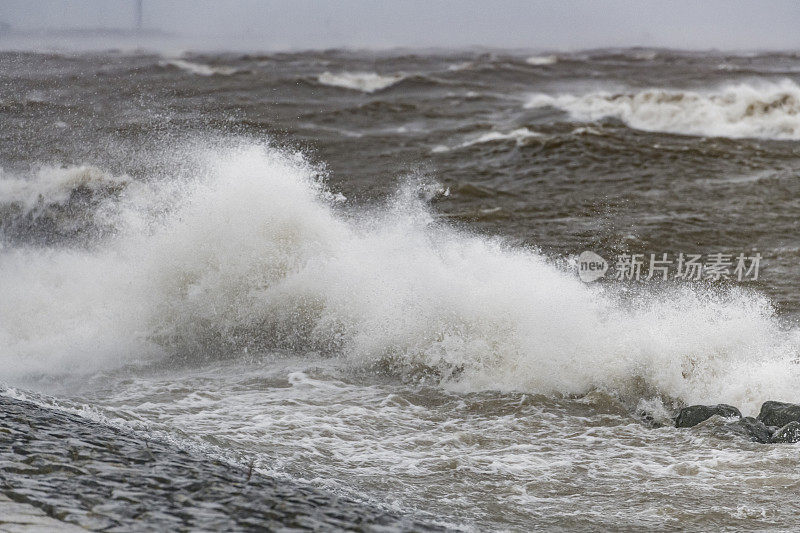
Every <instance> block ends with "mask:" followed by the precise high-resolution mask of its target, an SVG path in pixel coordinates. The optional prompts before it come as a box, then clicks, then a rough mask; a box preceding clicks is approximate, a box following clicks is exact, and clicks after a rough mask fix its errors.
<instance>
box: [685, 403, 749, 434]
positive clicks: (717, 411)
mask: <svg viewBox="0 0 800 533" xmlns="http://www.w3.org/2000/svg"><path fill="white" fill-rule="evenodd" d="M714 415H719V416H722V417H724V418H730V417H734V416H735V417H738V418H742V413H740V412H739V410H738V409H737V408H735V407H734V406H732V405H727V404H724V403H721V404H718V405H690V406H689V407H684V408H683V409H681V412H680V413H678V417H677V418H676V419H675V427H676V428H690V427H693V426H696V425H697V424H699V423H700V422H704V421H706V420H708V419H709V418H711V417H712V416H714Z"/></svg>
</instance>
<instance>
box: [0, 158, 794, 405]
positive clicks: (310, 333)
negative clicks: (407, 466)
mask: <svg viewBox="0 0 800 533" xmlns="http://www.w3.org/2000/svg"><path fill="white" fill-rule="evenodd" d="M197 157H198V159H199V160H201V163H202V164H201V165H200V166H199V167H198V168H201V170H200V171H198V173H197V175H196V177H195V178H193V179H192V180H189V181H184V182H182V183H181V185H180V187H178V189H179V190H181V191H183V195H182V196H181V199H180V200H179V201H173V203H172V205H171V206H170V208H169V212H168V213H167V214H165V215H163V216H162V217H160V218H158V219H154V220H155V221H154V220H152V219H147V220H146V221H144V222H142V221H141V220H140V219H141V217H142V215H141V212H142V211H144V212H147V211H149V210H151V209H152V205H151V204H152V202H153V201H154V199H153V198H155V197H159V196H158V195H153V194H152V191H151V192H146V190H145V191H141V192H140V191H138V190H136V189H132V190H131V192H130V194H127V195H125V197H124V198H122V199H121V200H120V202H121V205H120V210H121V211H122V212H123V214H124V216H120V217H119V220H120V222H119V226H120V227H119V228H118V230H119V232H118V234H117V237H116V238H114V239H112V240H111V241H110V242H107V243H105V244H103V245H102V246H99V247H95V248H92V249H91V250H87V249H83V248H82V249H64V248H51V249H34V248H27V247H19V248H11V249H7V250H4V251H3V253H2V254H0V274H1V275H0V377H2V378H6V379H10V378H13V377H14V376H23V375H26V374H30V373H37V372H41V373H56V374H57V373H60V372H61V373H63V372H78V373H80V372H91V371H93V370H95V369H98V368H106V367H109V366H111V367H113V366H116V365H119V364H124V363H130V362H132V361H136V360H141V359H147V358H153V357H163V356H165V355H170V354H181V355H183V356H184V357H187V358H194V357H200V358H203V357H206V356H209V355H213V354H223V355H227V356H231V354H234V353H239V352H241V351H242V350H244V349H248V350H250V351H251V352H252V351H254V350H259V349H270V348H275V347H280V348H284V349H289V350H293V351H296V352H298V353H301V354H302V353H306V352H309V351H313V352H318V353H328V354H338V355H340V356H342V357H344V358H346V359H347V360H349V361H351V362H352V363H353V364H358V365H372V364H376V363H382V364H388V365H390V366H394V367H398V368H401V369H409V370H411V369H418V368H425V367H433V368H438V369H439V370H440V372H441V373H442V375H444V376H445V382H446V384H447V386H449V387H454V388H458V389H466V390H482V389H501V390H508V389H514V390H524V391H531V392H539V393H545V394H549V393H581V392H585V391H587V390H590V389H592V388H594V387H601V388H608V389H615V390H620V391H623V392H629V393H634V394H635V393H637V391H641V388H642V387H643V386H644V387H646V388H648V390H650V391H653V390H654V391H657V392H659V393H662V394H665V395H668V396H672V397H678V398H682V399H684V400H686V401H688V402H718V401H725V402H728V403H732V404H735V405H738V406H741V407H743V408H745V410H748V409H750V410H752V409H753V407H754V406H756V405H757V404H758V403H759V402H761V401H763V400H766V399H783V400H800V393H798V392H797V387H796V383H797V380H798V378H800V366H799V365H797V364H795V361H796V359H797V355H798V351H799V350H800V338H798V334H797V332H795V331H785V330H782V329H781V327H780V326H779V324H778V322H777V321H776V319H775V318H774V316H773V312H772V308H771V306H770V303H769V302H768V301H767V300H766V299H765V298H762V297H759V296H757V295H754V294H750V293H745V292H741V291H736V290H731V291H726V292H715V291H701V290H692V289H689V288H684V289H672V290H670V291H667V292H666V293H661V294H648V293H646V292H645V293H642V294H640V295H638V296H631V297H624V298H623V297H622V296H621V295H620V294H618V293H617V292H616V291H615V289H614V287H613V286H611V287H609V288H607V289H603V288H600V287H590V286H586V285H584V284H582V283H581V282H580V281H578V280H577V277H576V276H575V275H574V273H573V272H566V271H563V270H562V269H560V268H559V267H557V266H554V265H553V264H552V263H550V262H549V261H548V260H546V259H545V258H544V257H542V256H540V255H538V254H537V253H535V252H534V251H531V250H527V249H521V248H514V247H511V246H508V245H506V244H504V243H503V242H502V241H500V240H496V239H489V238H486V237H482V236H475V235H470V234H464V233H461V232H459V231H456V230H454V229H452V228H450V227H448V226H447V225H446V224H444V223H442V222H439V221H437V220H436V218H435V217H434V216H433V215H432V214H431V213H430V212H429V211H428V209H427V207H426V206H425V205H424V203H422V202H421V201H420V200H419V194H418V189H417V187H416V186H413V184H410V185H409V186H407V187H405V188H403V189H402V190H401V191H399V192H398V193H397V195H396V197H395V198H394V199H393V201H391V202H390V203H389V204H388V205H387V206H385V208H384V209H379V210H370V211H364V212H362V214H361V215H360V216H358V217H355V218H353V216H352V215H348V216H345V215H344V214H342V213H340V212H339V209H338V208H337V201H336V198H335V197H333V196H332V195H330V194H329V193H328V192H326V190H325V188H324V186H323V185H321V184H320V183H319V181H318V180H317V179H316V177H315V176H316V174H317V172H316V170H315V169H314V168H312V167H310V166H309V165H308V164H307V163H306V162H305V161H304V160H303V158H302V157H300V156H298V155H294V154H286V153H282V152H279V151H276V150H274V149H271V148H268V147H264V146H260V145H253V144H243V145H241V146H235V147H231V148H224V149H223V148H214V149H211V148H209V149H208V150H206V151H202V153H200V154H199V155H198V156H197ZM158 183H161V185H158ZM156 184H157V185H156V186H162V187H171V188H170V189H169V194H165V195H161V197H162V198H163V197H167V198H172V197H173V196H174V195H173V188H174V187H175V185H174V184H171V183H168V182H166V181H164V180H162V181H161V182H156ZM351 211H352V209H349V210H348V212H351ZM451 371H452V372H454V374H455V375H456V376H457V377H454V378H453V379H449V378H447V376H448V375H449V374H450V372H451Z"/></svg>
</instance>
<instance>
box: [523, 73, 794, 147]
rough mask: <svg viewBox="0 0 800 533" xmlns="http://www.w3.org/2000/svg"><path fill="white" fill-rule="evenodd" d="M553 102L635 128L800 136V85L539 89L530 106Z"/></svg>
mask: <svg viewBox="0 0 800 533" xmlns="http://www.w3.org/2000/svg"><path fill="white" fill-rule="evenodd" d="M544 106H553V107H557V108H559V109H563V110H564V111H568V112H569V113H570V114H571V115H572V116H573V117H574V118H576V119H578V120H598V119H601V118H604V117H614V118H618V119H620V120H622V121H623V122H624V123H625V124H627V125H628V126H630V127H632V128H636V129H639V130H644V131H660V132H667V133H679V134H685V135H703V136H714V137H729V138H744V137H757V138H763V139H784V140H798V139H800V86H798V85H797V84H796V83H795V82H793V81H790V80H784V81H782V82H780V83H775V82H763V83H758V84H746V83H742V84H738V85H728V86H724V87H721V88H719V89H717V90H713V91H702V92H701V91H681V90H667V89H646V90H642V91H637V92H630V93H610V92H594V93H589V94H585V95H557V96H551V95H547V94H535V95H532V96H531V97H530V99H529V100H528V102H527V103H526V104H525V107H526V108H529V109H531V108H537V107H544Z"/></svg>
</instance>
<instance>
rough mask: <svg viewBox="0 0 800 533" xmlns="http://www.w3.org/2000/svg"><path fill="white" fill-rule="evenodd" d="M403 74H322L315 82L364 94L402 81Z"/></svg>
mask: <svg viewBox="0 0 800 533" xmlns="http://www.w3.org/2000/svg"><path fill="white" fill-rule="evenodd" d="M404 78H405V75H403V74H388V75H384V74H378V73H377V72H338V73H332V72H323V73H322V74H320V75H319V76H318V77H317V80H318V81H319V82H320V83H321V84H323V85H328V86H330V87H341V88H344V89H352V90H354V91H361V92H365V93H374V92H375V91H380V90H382V89H386V88H387V87H390V86H392V85H394V84H395V83H398V82H400V81H402V80H403V79H404Z"/></svg>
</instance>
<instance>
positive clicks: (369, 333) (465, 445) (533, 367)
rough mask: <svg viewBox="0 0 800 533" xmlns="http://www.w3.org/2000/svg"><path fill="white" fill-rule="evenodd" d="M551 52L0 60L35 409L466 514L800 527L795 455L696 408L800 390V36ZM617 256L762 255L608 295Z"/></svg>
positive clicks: (16, 365)
mask: <svg viewBox="0 0 800 533" xmlns="http://www.w3.org/2000/svg"><path fill="white" fill-rule="evenodd" d="M532 53H533V52H532V51H528V52H525V53H517V52H503V51H454V52H447V53H438V52H437V53H433V52H431V53H422V52H419V53H414V54H409V53H399V52H392V51H386V52H381V53H372V52H370V53H367V52H349V51H341V50H332V51H325V52H298V53H280V54H236V53H229V54H210V53H206V54H195V53H191V52H185V53H181V54H180V55H175V54H172V55H170V56H160V55H152V54H147V53H139V52H136V53H119V52H113V53H105V54H85V55H84V54H68V55H59V54H57V53H48V54H37V53H18V52H14V53H11V52H9V53H0V66H1V67H2V68H0V78H2V83H0V125H1V126H2V127H0V131H2V132H3V135H0V147H2V150H0V394H2V395H4V396H6V397H10V398H15V399H22V400H26V401H32V402H34V404H35V405H36V406H42V407H43V408H44V409H43V410H42V411H41V412H39V411H36V409H37V407H35V406H28V407H27V409H28V411H25V410H24V409H22V408H20V409H22V410H21V411H19V412H18V413H17V414H15V415H14V416H15V418H14V420H17V421H19V420H24V419H25V415H26V413H27V414H31V413H39V414H41V415H42V416H38V415H37V416H36V417H35V418H36V420H37V422H36V424H39V425H44V426H45V429H46V426H47V425H48V415H47V413H52V411H49V410H48V409H56V410H60V411H65V412H67V413H71V414H73V415H78V416H80V417H82V418H83V419H88V420H91V421H95V422H98V423H101V424H104V425H110V426H112V427H114V428H116V430H117V431H118V432H119V433H116V434H117V435H122V436H135V439H132V440H131V441H130V442H129V443H128V447H129V448H130V447H133V448H136V447H137V446H139V445H138V444H136V443H142V442H145V443H146V442H154V441H164V442H167V443H170V445H171V446H172V447H173V448H175V447H177V448H181V449H186V450H189V451H191V453H192V454H194V456H193V457H194V460H197V461H198V462H200V463H202V462H203V461H205V460H206V459H214V458H218V459H223V460H224V461H226V462H228V463H230V462H232V463H235V464H237V465H239V466H241V467H243V469H244V470H236V472H248V473H249V472H250V469H251V467H252V470H253V475H254V476H255V475H263V476H268V477H265V478H264V479H270V478H271V479H275V480H278V481H277V482H276V486H277V487H279V488H280V487H281V486H282V483H283V482H285V483H286V484H287V485H292V486H294V485H295V484H297V485H299V486H312V487H316V488H317V489H320V490H324V491H328V492H332V493H334V494H335V495H337V496H344V497H347V498H350V499H353V500H356V501H357V502H358V505H362V506H364V509H367V508H370V509H372V508H377V509H380V510H381V511H382V512H390V513H393V514H396V515H398V516H401V517H411V518H413V519H414V520H420V521H421V523H425V524H438V525H443V526H446V527H452V528H458V529H462V530H467V531H487V530H489V531H496V530H502V531H530V530H532V529H542V530H562V531H563V530H567V531H574V530H595V529H601V530H622V531H629V530H648V531H650V530H657V531H674V530H687V529H690V530H691V529H694V530H698V531H708V530H719V529H725V530H739V529H751V530H759V531H786V530H792V529H797V528H798V527H800V521H798V518H797V517H798V516H800V507H798V504H797V502H796V497H795V494H796V491H795V490H794V489H795V485H796V482H797V481H796V472H797V470H798V467H799V466H800V463H798V458H797V449H798V448H796V446H797V445H791V444H775V443H773V444H760V443H758V442H751V440H750V439H749V437H748V436H747V435H743V434H742V432H741V431H738V432H737V428H739V426H737V425H735V424H733V423H732V422H731V420H728V419H723V418H721V417H712V418H711V419H709V420H707V421H705V422H703V423H701V424H699V425H697V426H695V427H692V428H676V427H675V420H674V419H675V416H676V415H677V413H678V412H679V410H680V409H681V408H683V407H685V406H687V405H690V404H695V403H702V404H715V403H719V402H724V403H729V404H731V405H734V406H735V407H737V408H739V409H741V411H742V413H743V414H744V415H756V414H758V411H759V408H760V406H761V403H762V402H764V401H766V400H779V401H790V402H800V392H799V391H798V388H797V383H798V379H800V365H798V355H799V354H800V328H799V327H798V319H800V281H798V279H799V278H798V270H797V265H798V261H800V241H799V240H798V236H797V235H798V234H797V199H798V198H800V180H798V177H800V175H798V170H797V169H799V168H800V150H798V143H797V139H798V135H800V128H798V122H797V117H798V116H800V109H798V104H797V102H798V101H800V89H798V87H800V86H798V83H800V79H798V78H797V76H796V75H795V74H792V72H800V56H798V55H797V54H794V53H792V52H785V53H783V52H782V53H774V54H750V55H743V56H737V55H734V54H716V55H715V54H712V53H708V52H675V51H669V50H650V49H637V50H592V51H582V52H575V53H570V52H558V55H557V56H556V55H553V56H550V55H537V56H531V54H532ZM177 58H179V59H177ZM723 63H724V64H726V65H731V68H730V69H727V68H726V69H720V68H718V66H719V65H720V64H723ZM408 73H413V74H411V75H409V74H408ZM65 80H69V83H67V82H66V81H65ZM587 250H590V251H594V252H595V253H597V254H599V255H600V256H602V257H604V258H605V259H606V260H608V261H609V262H610V263H614V262H615V260H616V259H617V258H618V255H624V254H642V257H643V260H644V267H645V268H644V269H643V273H642V274H643V275H642V277H643V278H646V270H647V266H648V265H647V263H648V262H649V257H650V254H657V255H658V256H659V257H660V255H661V254H663V253H666V254H669V256H670V258H671V259H673V260H675V259H676V258H677V256H678V254H679V253H684V254H701V255H702V256H703V259H704V261H705V260H707V259H708V256H709V254H713V253H724V254H730V255H731V256H732V257H734V258H735V257H736V256H737V255H738V254H739V253H744V254H747V255H752V254H756V253H758V254H760V255H761V265H760V268H761V269H760V272H759V276H758V279H757V280H742V281H739V280H737V279H728V280H720V281H709V280H701V281H687V280H675V279H670V280H667V281H660V280H658V279H655V280H649V281H648V280H647V279H641V280H639V281H632V280H617V279H613V277H612V276H611V274H610V273H609V274H607V275H606V277H605V278H603V279H601V280H598V281H596V282H593V283H584V282H582V281H580V279H579V277H578V275H577V273H576V266H575V263H574V261H575V259H576V257H577V256H578V255H579V254H581V253H582V252H583V251H587ZM675 269H676V268H675V265H674V264H673V265H672V270H671V272H672V273H673V274H674V273H675ZM4 405H10V406H12V407H13V406H14V405H17V404H13V403H7V404H4ZM17 406H18V405H17ZM9 409H11V407H9ZM7 418H9V417H7ZM50 420H51V426H55V427H51V428H50V430H52V431H51V432H50V433H47V431H44V429H43V430H42V431H44V433H46V434H52V435H61V434H59V433H58V432H59V424H60V423H63V418H61V419H59V420H61V421H62V422H54V421H53V420H56V418H55V417H51V419H50ZM6 422H7V423H9V424H11V422H9V421H8V420H7V421H6ZM36 424H34V425H36ZM76 424H77V422H76ZM78 425H79V424H78ZM14 427H15V428H16V429H14V431H17V430H19V431H21V432H22V433H21V434H24V433H25V427H26V424H25V423H24V422H23V423H22V424H21V425H20V424H19V423H17V424H16V426H14ZM30 427H31V428H33V425H31V426H30ZM37 427H38V426H37ZM70 427H73V426H70ZM74 427H78V426H74ZM80 427H84V428H85V430H86V432H87V433H86V435H85V436H86V437H87V438H90V437H92V428H96V427H97V426H93V425H91V424H87V425H85V426H80ZM4 430H5V427H0V432H2V431H4ZM37 431H38V429H37ZM0 434H3V435H7V436H8V435H12V433H7V432H3V433H0ZM14 435H16V434H14ZM98 435H100V434H99V433H98ZM108 435H110V434H109V433H108V432H103V434H102V439H100V440H101V441H102V442H103V446H106V445H108V446H113V444H114V443H113V442H109V441H108V439H109V436H108ZM7 438H12V437H7ZM13 438H16V437H13ZM54 438H56V439H61V438H62V437H61V436H57V437H54ZM110 439H111V441H113V440H114V439H113V435H112V436H111V437H110ZM89 440H90V441H91V438H90V439H89ZM67 445H68V446H74V445H77V444H76V443H75V442H73V441H70V442H67ZM30 446H31V448H32V449H34V448H35V449H36V450H37V453H41V454H44V455H46V453H45V451H46V450H47V448H46V447H41V446H39V445H38V444H31V445H30ZM53 446H56V447H58V448H59V449H61V448H63V446H62V443H61V442H60V440H59V441H58V442H56V443H55V444H53ZM145 448H147V446H145ZM19 449H22V448H20V447H18V446H16V445H15V447H14V450H19ZM109 449H110V448H109ZM43 450H44V451H43ZM12 451H13V450H12ZM134 452H135V453H133V457H132V458H131V460H132V461H134V463H135V464H134V463H132V464H133V465H134V466H132V467H131V468H134V469H138V468H141V469H143V470H142V472H145V471H146V472H147V474H148V475H150V476H155V475H157V474H158V472H159V470H158V469H157V468H151V466H152V463H147V462H144V463H143V462H141V461H140V459H141V458H140V457H139V456H138V455H137V454H138V453H139V452H138V451H137V450H134ZM9 453H11V452H9ZM14 453H17V452H14ZM20 453H21V452H20ZM70 453H71V452H70ZM64 457H65V459H64V460H65V461H69V457H68V456H66V455H65V456H64ZM142 457H144V459H143V460H146V452H145V451H142ZM176 457H177V456H176ZM182 457H184V458H186V457H189V456H182ZM26 460H27V459H26ZM44 460H45V461H46V460H47V459H46V457H45V459H44ZM14 461H17V459H16V458H15V459H14V460H13V461H11V460H9V461H5V463H4V464H5V466H3V465H0V477H4V481H5V480H8V481H9V483H10V484H9V485H8V486H9V487H11V486H12V485H14V487H16V488H14V490H16V491H17V492H15V493H14V495H15V498H18V499H26V498H27V499H31V498H33V495H34V494H35V491H34V492H32V491H30V490H28V489H27V488H25V487H28V488H30V487H31V485H30V484H35V483H37V479H39V480H42V481H40V482H38V483H39V484H38V486H37V490H39V491H40V492H41V493H42V494H45V493H46V494H47V498H43V499H41V500H40V501H37V502H33V503H35V504H37V505H39V506H42V507H43V508H45V507H46V506H49V505H55V504H56V503H57V504H58V505H56V506H55V507H52V508H51V507H47V508H48V509H73V508H75V506H76V505H77V504H76V503H75V500H74V498H73V497H72V495H74V494H76V493H78V492H80V490H81V486H77V485H71V484H70V483H72V482H74V481H75V480H74V479H73V478H71V477H70V476H71V474H70V473H69V472H65V471H64V470H63V469H61V470H58V469H56V468H55V467H54V466H52V465H41V464H40V463H39V462H37V461H39V459H36V458H35V457H34V458H33V459H30V461H31V463H32V464H31V465H26V466H25V467H24V468H29V467H30V468H35V469H36V474H35V475H34V474H31V475H28V474H19V471H20V470H21V469H23V467H21V466H19V465H17V464H16V462H14ZM0 463H3V461H0ZM34 463H35V464H34ZM15 465H16V466H15ZM137 465H138V466H137ZM87 471H88V470H87ZM136 471H137V472H139V470H136ZM187 471H194V470H187ZM26 472H28V473H30V472H31V471H30V470H26ZM54 472H55V473H54ZM55 475H58V476H62V477H64V479H65V481H64V483H65V484H64V485H63V486H60V487H64V490H61V489H60V488H59V489H58V490H56V489H54V488H53V487H54V485H51V484H48V482H47V480H48V479H50V477H47V476H51V477H52V476H55ZM76 475H77V474H76ZM80 475H83V474H80ZM94 475H95V474H94V471H92V476H94ZM237 475H238V474H237ZM248 475H249V474H248ZM71 479H72V480H73V481H72V482H71V481H70V480H71ZM106 479H107V478H105V477H103V476H96V477H92V478H91V479H90V480H89V482H90V483H92V484H94V485H92V486H94V487H96V488H97V490H98V491H100V490H106V488H107V485H104V484H103V483H106V481H104V480H106ZM131 479H133V478H131ZM159 479H160V481H158V484H159V488H158V489H156V488H155V486H153V487H150V488H148V489H146V490H150V491H151V493H152V494H151V495H152V496H153V498H154V499H153V501H167V500H169V501H173V499H171V498H173V496H172V492H174V491H173V489H175V490H176V491H178V492H180V490H182V489H181V486H182V484H183V480H173V479H169V478H168V477H167V476H163V475H159ZM237 479H238V478H237ZM98 480H99V481H98ZM118 481H119V483H120V485H119V486H120V487H122V488H125V487H127V488H130V487H128V485H129V484H131V483H132V482H131V481H130V480H118ZM195 481H197V482H198V483H206V481H208V480H203V479H199V480H192V483H194V482H195ZM98 483H99V484H100V485H98ZM115 483H116V481H115ZM15 484H16V485H15ZM115 486H116V485H115ZM244 486H245V484H243V487H244ZM19 487H22V488H19ZM12 488H13V487H12ZM122 488H120V490H115V491H113V493H112V494H111V496H109V498H110V499H111V500H113V501H115V502H117V503H116V504H115V505H117V507H114V506H113V505H111V506H110V505H107V502H105V501H104V502H103V504H102V505H96V504H95V503H92V502H90V503H91V505H89V506H88V508H87V509H85V512H86V513H87V516H90V518H91V520H100V519H101V518H98V517H99V516H105V515H104V513H105V514H108V513H110V512H112V511H113V512H116V510H120V509H122V510H123V511H124V512H128V509H127V506H126V504H125V503H124V502H123V500H121V498H124V497H127V496H125V495H126V494H128V492H127V488H125V490H122ZM245 488H246V487H245ZM4 490H6V489H4ZM7 490H12V489H7ZM237 490H238V489H237ZM243 490H244V489H243ZM42 491H43V492H42ZM156 492H157V494H156ZM159 495H160V496H159ZM156 496H159V498H160V499H159V498H156ZM164 498H167V500H165V499H164ZM302 498H303V497H302V496H301V499H302ZM89 499H90V500H91V497H90V498H89ZM92 501H93V500H92ZM149 501H150V500H148V502H149ZM174 501H177V500H174ZM287 501H288V500H287ZM120 502H123V503H120ZM217 503H219V502H217ZM306 503H308V505H309V506H310V507H311V508H313V506H314V505H315V502H313V501H311V500H308V501H307V502H306ZM276 505H280V502H278V503H277V504H276ZM217 507H224V505H223V503H219V505H218V506H217ZM109 509H111V510H109ZM115 509H116V510H115ZM176 509H178V510H176ZM180 509H183V507H181V508H180ZM180 509H179V508H178V507H174V508H173V507H169V506H166V507H159V506H157V505H155V504H154V505H153V508H152V513H153V516H156V517H159V516H160V517H162V518H163V517H164V516H166V515H170V513H173V514H174V513H178V512H183V511H180ZM218 510H219V509H218ZM123 511H120V512H123ZM52 512H53V513H55V512H56V511H52ZM59 512H60V511H59ZM70 512H71V511H70ZM67 514H68V513H67ZM67 514H64V516H67ZM334 514H335V513H334ZM170 516H171V515H170ZM192 516H193V518H197V520H201V519H202V517H203V516H205V515H203V514H202V513H197V515H196V516H195V515H192ZM334 518H335V517H334ZM137 520H145V518H142V517H140V518H137ZM152 520H156V519H155V518H152ZM165 520H166V519H165ZM93 523H94V524H97V523H99V522H93ZM198 523H199V522H198ZM141 524H143V525H142V528H143V529H148V528H150V529H154V530H160V529H164V528H165V527H166V528H167V529H169V527H168V526H162V524H168V522H156V521H153V522H147V523H144V522H141ZM150 526H152V527H150ZM92 527H95V526H92ZM187 527H188V526H187ZM204 527H205V526H204ZM353 527H356V526H355V525H354V526H353ZM205 528H206V529H209V528H211V529H213V526H212V525H207V527H205Z"/></svg>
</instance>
